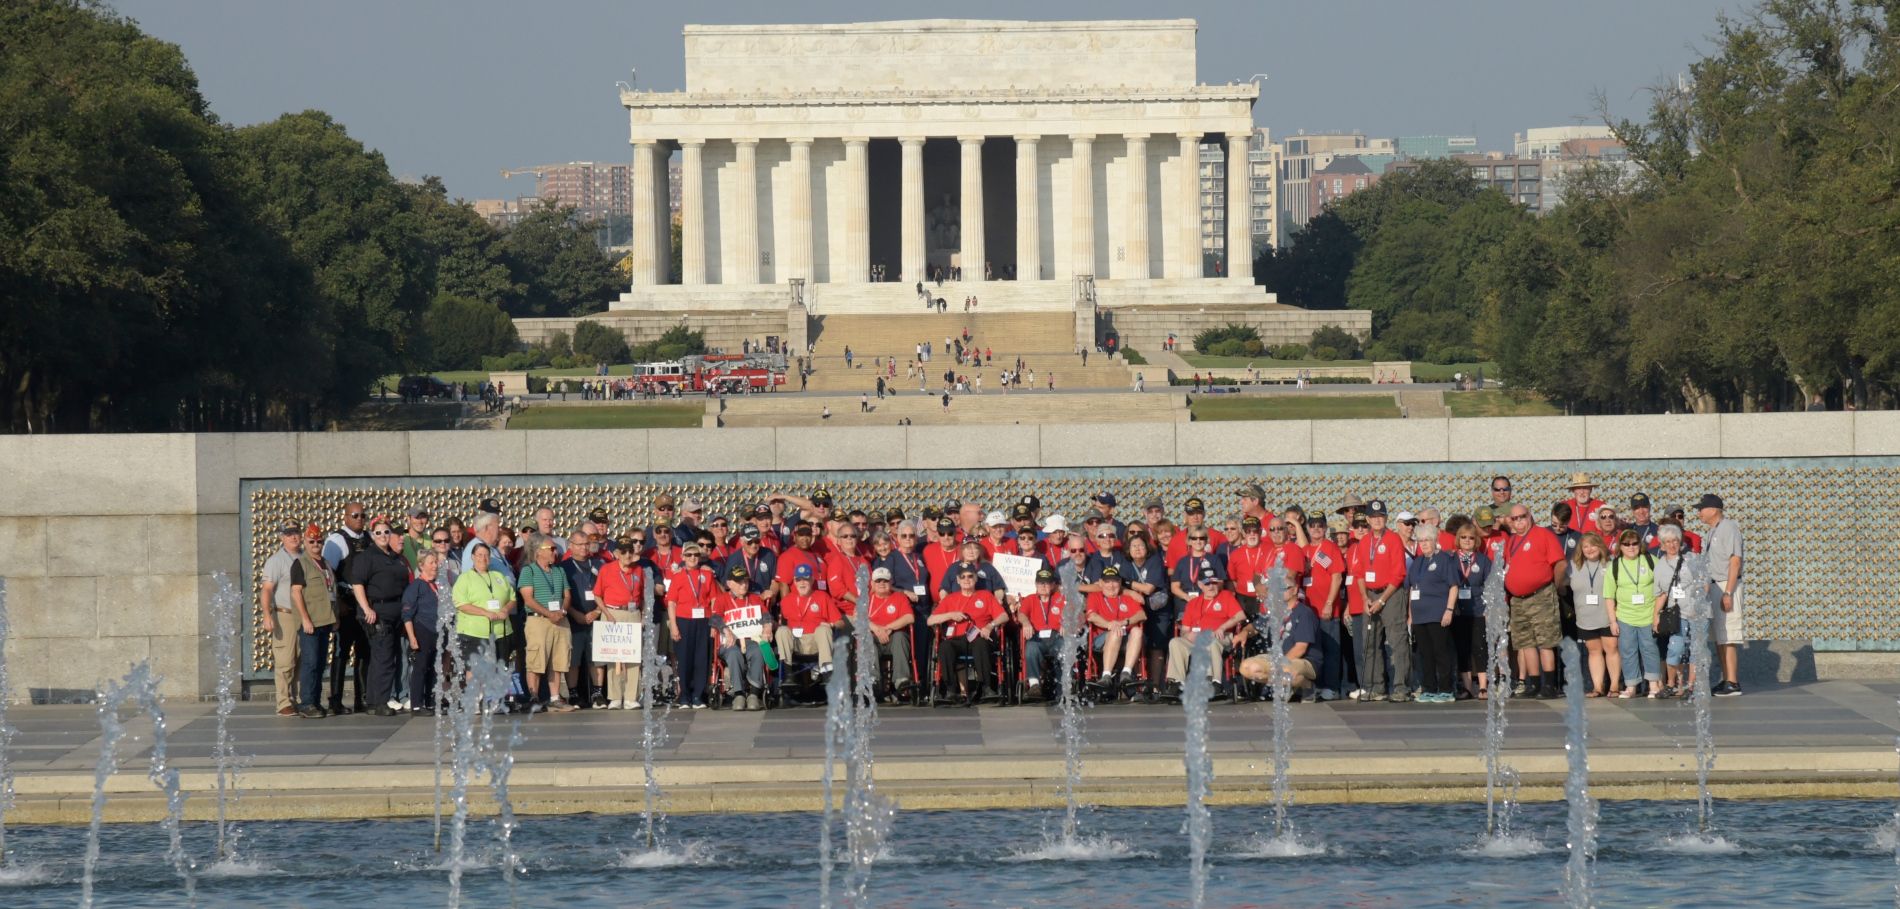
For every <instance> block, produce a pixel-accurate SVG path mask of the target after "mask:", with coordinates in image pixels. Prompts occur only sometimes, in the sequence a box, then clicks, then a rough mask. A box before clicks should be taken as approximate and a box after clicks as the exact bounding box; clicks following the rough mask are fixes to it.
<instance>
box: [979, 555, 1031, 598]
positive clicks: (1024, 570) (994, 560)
mask: <svg viewBox="0 0 1900 909" xmlns="http://www.w3.org/2000/svg"><path fill="white" fill-rule="evenodd" d="M990 565H991V566H992V567H994V568H995V569H996V573H997V574H1000V575H1002V576H1003V586H1004V587H1005V588H1007V589H1008V590H1009V592H1010V593H1012V594H1014V595H1016V596H1019V597H1027V596H1034V595H1035V594H1036V569H1037V568H1038V567H1039V566H1041V565H1042V561H1041V560H1040V559H1032V558H1029V557H1028V556H1019V555H1008V554H1005V553H1000V552H999V553H997V554H996V555H995V556H993V557H991V559H990Z"/></svg>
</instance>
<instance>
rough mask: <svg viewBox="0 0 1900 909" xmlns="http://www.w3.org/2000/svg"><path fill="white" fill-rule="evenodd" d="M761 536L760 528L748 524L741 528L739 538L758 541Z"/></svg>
mask: <svg viewBox="0 0 1900 909" xmlns="http://www.w3.org/2000/svg"><path fill="white" fill-rule="evenodd" d="M760 536H761V534H760V533H759V528H758V526H757V525H755V524H747V525H746V526H744V527H741V528H739V538H740V539H742V540H756V539H758V538H759V537H760Z"/></svg>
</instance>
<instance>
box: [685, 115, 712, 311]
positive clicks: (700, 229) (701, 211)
mask: <svg viewBox="0 0 1900 909" xmlns="http://www.w3.org/2000/svg"><path fill="white" fill-rule="evenodd" d="M705 147H706V140H704V139H681V140H680V283H681V284H686V285H693V284H704V283H706V183H705V174H704V172H703V170H702V167H701V162H700V153H701V152H702V151H704V150H705Z"/></svg>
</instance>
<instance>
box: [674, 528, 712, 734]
mask: <svg viewBox="0 0 1900 909" xmlns="http://www.w3.org/2000/svg"><path fill="white" fill-rule="evenodd" d="M704 556H705V552H704V550H702V549H701V548H700V545H699V544H698V543H688V544H686V545H685V546H682V547H680V566H679V567H678V568H677V569H674V570H673V571H672V572H670V573H669V574H668V575H667V577H666V622H667V632H668V636H669V637H671V638H672V639H673V656H674V659H675V660H676V661H677V662H676V664H675V667H674V672H675V676H676V677H677V678H678V679H679V703H680V705H681V706H684V707H687V708H689V709H692V710H701V709H704V708H705V706H706V685H707V683H708V682H709V681H710V680H711V671H712V667H711V665H710V663H709V659H710V657H711V655H712V597H713V594H714V593H716V592H717V591H718V585H719V582H718V581H717V580H714V578H713V574H712V571H711V570H710V569H708V568H707V567H706V566H705V565H704V564H702V562H701V559H702V558H704Z"/></svg>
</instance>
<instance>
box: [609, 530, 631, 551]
mask: <svg viewBox="0 0 1900 909" xmlns="http://www.w3.org/2000/svg"><path fill="white" fill-rule="evenodd" d="M614 546H616V547H618V548H620V549H625V550H628V551H632V549H633V547H634V542H633V537H632V535H630V534H624V533H623V534H621V535H619V536H617V537H614Z"/></svg>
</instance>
